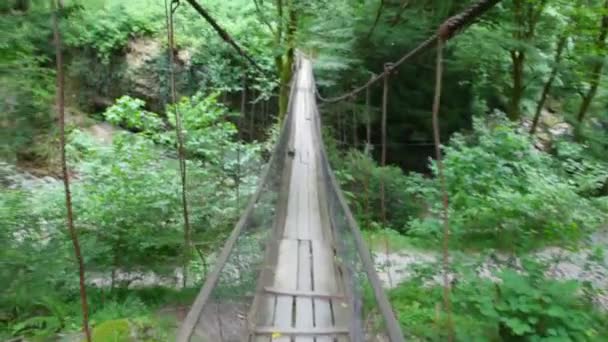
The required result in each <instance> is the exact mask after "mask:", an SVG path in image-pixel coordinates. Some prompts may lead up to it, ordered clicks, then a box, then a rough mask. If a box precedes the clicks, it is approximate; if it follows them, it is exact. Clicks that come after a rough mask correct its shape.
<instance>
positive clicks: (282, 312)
mask: <svg viewBox="0 0 608 342" xmlns="http://www.w3.org/2000/svg"><path fill="white" fill-rule="evenodd" d="M315 89H316V87H315V83H314V78H313V73H312V65H311V61H310V60H308V59H306V58H304V57H299V58H298V60H297V63H296V67H295V70H294V77H293V80H292V84H291V94H290V100H289V107H288V112H287V115H286V118H285V120H284V126H283V128H282V131H281V135H280V138H279V140H278V141H277V144H276V146H275V149H274V152H273V154H272V156H271V159H270V162H269V163H268V165H267V167H266V169H265V171H264V174H263V175H262V176H261V180H260V183H259V186H258V189H257V190H256V193H255V194H254V195H253V196H252V198H251V199H250V202H249V204H248V207H247V208H246V210H245V212H244V213H243V215H242V217H241V219H240V221H239V222H238V223H237V225H236V226H235V228H234V230H233V232H232V234H231V236H230V237H229V239H228V240H227V242H226V244H225V246H224V248H223V250H222V252H221V254H220V255H219V256H218V258H217V260H216V266H215V269H214V270H213V272H211V273H210V274H209V275H208V276H207V277H206V280H205V283H204V285H203V287H202V289H201V291H200V293H199V295H198V297H197V298H196V301H195V302H194V304H193V305H192V308H191V310H190V312H189V313H188V315H187V317H186V319H185V321H184V323H183V324H182V326H181V327H180V330H179V333H178V338H177V339H178V341H180V342H185V341H193V342H195V341H196V342H198V341H201V342H207V341H209V342H220V341H226V342H232V341H247V342H347V341H391V342H400V341H404V338H403V335H402V333H401V330H400V328H399V325H398V323H397V321H396V319H395V316H394V314H393V311H392V309H391V307H390V304H389V302H388V300H387V298H386V295H385V293H384V292H383V289H382V286H381V283H380V281H379V279H378V275H377V274H376V271H375V269H374V264H373V261H372V258H371V255H370V253H369V250H368V248H367V246H366V245H365V243H364V242H363V240H362V238H361V234H360V231H359V228H358V226H357V223H356V222H355V220H354V219H353V216H352V213H351V212H350V210H349V208H348V206H347V204H346V202H345V200H344V197H343V195H342V192H341V190H340V187H339V185H338V183H337V182H336V179H335V178H334V175H333V172H332V170H331V168H330V166H329V163H328V160H327V155H326V153H325V148H324V146H323V142H322V137H321V129H320V126H321V125H320V117H319V113H318V110H317V104H316V98H315Z"/></svg>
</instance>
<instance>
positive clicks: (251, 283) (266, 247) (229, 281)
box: [176, 86, 295, 342]
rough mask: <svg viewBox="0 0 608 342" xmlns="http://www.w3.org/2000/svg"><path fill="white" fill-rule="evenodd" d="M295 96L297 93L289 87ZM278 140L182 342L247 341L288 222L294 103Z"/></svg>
mask: <svg viewBox="0 0 608 342" xmlns="http://www.w3.org/2000/svg"><path fill="white" fill-rule="evenodd" d="M291 88H292V89H291V91H292V93H293V91H294V88H295V87H293V86H292V87H291ZM292 98H293V96H290V100H289V101H290V102H289V105H288V110H287V114H286V117H285V119H284V122H283V128H282V129H281V133H280V136H279V138H278V140H277V142H276V145H275V147H274V151H273V153H272V155H271V157H270V160H269V162H268V164H267V166H266V167H265V169H264V172H263V173H262V175H261V177H260V180H259V182H258V187H257V190H256V192H255V193H254V194H253V195H252V197H251V198H250V200H249V203H248V205H247V207H246V209H245V211H244V212H243V214H242V215H241V218H240V219H239V221H238V223H237V224H236V225H235V227H234V229H233V231H232V233H231V235H230V237H229V238H228V240H227V241H226V243H225V244H224V247H223V249H222V250H221V252H220V254H219V255H218V257H217V259H216V262H215V267H214V269H213V271H212V272H211V273H210V274H209V275H208V276H207V277H206V279H205V281H204V284H203V287H202V288H201V291H200V292H199V294H198V296H197V298H196V300H195V302H194V303H193V305H192V307H191V309H190V311H189V312H188V315H187V316H186V318H185V320H184V322H183V323H182V325H181V326H180V329H179V331H178V333H177V338H176V340H177V341H178V342H187V341H192V342H195V341H196V342H198V341H200V342H208V341H213V342H233V341H234V342H236V341H246V340H247V336H248V333H249V321H250V320H251V319H250V318H251V317H250V315H251V313H252V310H253V308H252V306H253V305H254V297H255V295H256V293H257V292H259V291H260V289H259V288H258V287H259V286H260V284H262V283H264V281H260V278H261V277H265V276H266V275H267V274H268V272H263V271H264V270H268V269H271V268H272V267H273V265H272V263H273V260H274V258H273V257H272V256H271V255H270V254H271V253H272V251H273V250H276V247H275V246H273V245H272V244H273V243H275V242H274V239H273V238H272V237H273V236H275V235H276V232H277V230H278V229H279V227H280V225H281V220H283V221H284V217H283V218H282V216H284V210H282V209H281V208H282V206H284V203H286V199H284V198H281V196H286V195H287V192H286V191H285V189H281V187H282V186H284V184H285V183H286V182H284V181H283V180H284V179H285V178H284V177H285V174H286V173H287V172H288V171H289V170H290V166H289V165H290V160H291V158H289V157H288V149H289V146H291V145H293V142H292V141H290V140H291V139H292V121H293V119H292V114H291V112H292V106H293V104H292V100H291V99H292Z"/></svg>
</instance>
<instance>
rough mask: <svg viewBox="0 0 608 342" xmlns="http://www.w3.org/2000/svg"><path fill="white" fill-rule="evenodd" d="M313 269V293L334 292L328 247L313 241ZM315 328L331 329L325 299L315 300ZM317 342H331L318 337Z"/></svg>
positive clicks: (328, 307)
mask: <svg viewBox="0 0 608 342" xmlns="http://www.w3.org/2000/svg"><path fill="white" fill-rule="evenodd" d="M312 250H313V268H314V276H313V277H314V289H315V291H317V290H319V291H327V292H335V291H336V288H335V286H334V284H335V282H334V280H333V279H332V278H333V277H334V272H333V257H332V255H331V253H330V250H329V247H328V246H327V244H326V243H324V242H323V241H313V242H312ZM314 304H315V327H316V328H317V329H329V328H331V327H333V316H332V311H331V303H330V301H329V300H327V299H315V300H314ZM316 341H317V342H333V341H332V339H331V338H330V337H327V336H320V337H318V338H317V339H316Z"/></svg>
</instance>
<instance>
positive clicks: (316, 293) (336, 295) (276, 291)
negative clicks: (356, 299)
mask: <svg viewBox="0 0 608 342" xmlns="http://www.w3.org/2000/svg"><path fill="white" fill-rule="evenodd" d="M307 242H309V241H307ZM264 291H265V292H267V293H272V294H275V295H287V296H298V297H310V298H322V299H344V295H343V294H342V293H329V292H323V291H304V290H297V291H288V290H282V289H277V288H275V287H273V286H266V287H264Z"/></svg>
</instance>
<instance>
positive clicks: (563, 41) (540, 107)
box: [530, 33, 568, 134]
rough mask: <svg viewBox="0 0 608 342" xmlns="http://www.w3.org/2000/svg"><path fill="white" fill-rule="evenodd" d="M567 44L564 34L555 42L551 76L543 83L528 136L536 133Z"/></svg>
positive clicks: (566, 37)
mask: <svg viewBox="0 0 608 342" xmlns="http://www.w3.org/2000/svg"><path fill="white" fill-rule="evenodd" d="M567 42H568V36H567V35H566V34H565V33H564V34H562V35H561V36H560V38H559V41H558V42H557V49H556V51H555V58H554V60H553V63H554V64H553V69H551V74H550V75H549V79H548V80H547V82H545V86H544V87H543V92H542V94H541V96H540V99H539V100H538V103H537V104H536V112H535V113H534V120H532V127H530V134H534V133H535V132H536V127H537V126H538V120H539V119H540V114H541V112H542V110H543V107H544V106H545V102H546V101H547V96H548V95H549V92H550V91H551V87H552V86H553V82H554V81H555V77H556V76H557V72H558V70H559V66H560V62H561V60H562V53H563V52H564V48H565V47H566V43H567Z"/></svg>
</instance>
